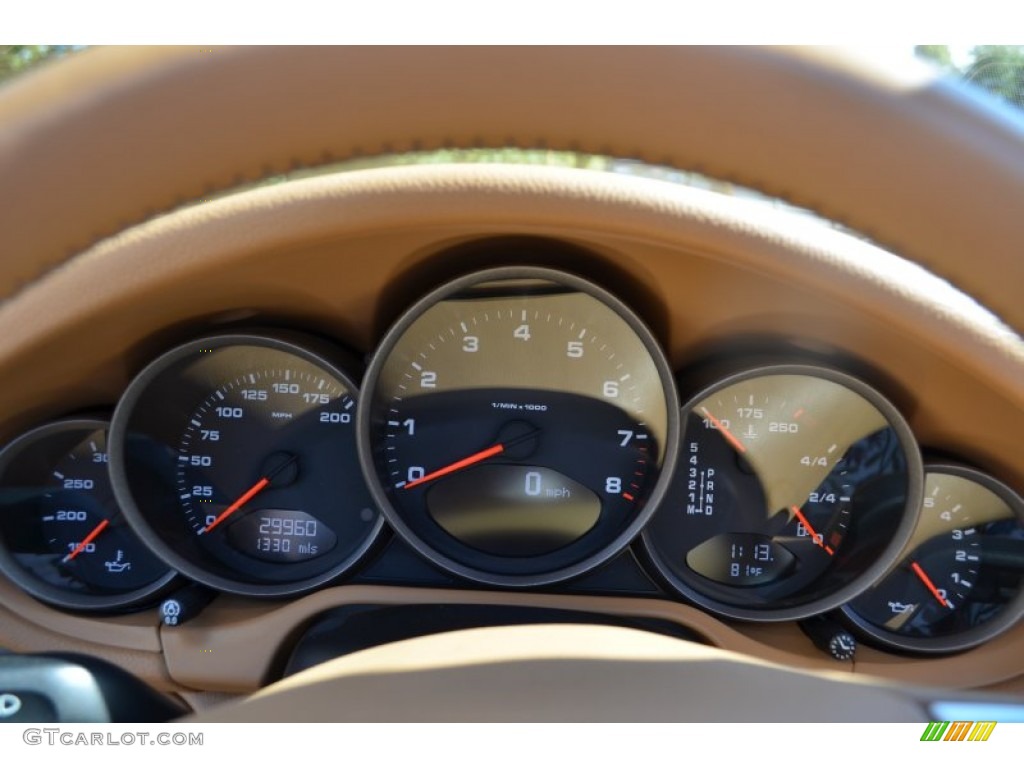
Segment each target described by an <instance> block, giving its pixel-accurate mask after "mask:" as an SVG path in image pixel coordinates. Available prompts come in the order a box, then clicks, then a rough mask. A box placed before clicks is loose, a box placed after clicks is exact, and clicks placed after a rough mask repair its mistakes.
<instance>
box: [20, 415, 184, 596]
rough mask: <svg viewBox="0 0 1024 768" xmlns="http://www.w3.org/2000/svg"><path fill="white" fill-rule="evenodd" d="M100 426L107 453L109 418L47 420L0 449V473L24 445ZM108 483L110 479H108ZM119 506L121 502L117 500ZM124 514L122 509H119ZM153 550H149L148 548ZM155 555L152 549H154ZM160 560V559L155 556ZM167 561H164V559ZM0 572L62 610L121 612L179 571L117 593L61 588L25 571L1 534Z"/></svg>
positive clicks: (165, 587) (161, 589)
mask: <svg viewBox="0 0 1024 768" xmlns="http://www.w3.org/2000/svg"><path fill="white" fill-rule="evenodd" d="M97 429H102V430H104V431H106V433H107V453H108V455H109V453H110V421H109V420H108V419H103V418H91V417H71V418H66V419H58V420H56V421H51V422H47V423H46V424H43V425H41V426H38V427H35V428H33V429H30V430H29V431H27V432H24V433H22V434H21V435H19V436H18V437H17V438H15V439H14V440H12V441H11V442H10V443H8V444H7V445H6V446H4V448H3V449H2V450H0V475H2V474H3V472H4V470H6V468H7V466H8V465H9V463H10V462H11V461H12V460H13V459H14V458H16V457H17V455H18V453H19V452H20V451H21V450H22V449H23V448H24V447H25V446H27V445H31V444H32V443H34V442H36V441H37V440H39V439H42V438H46V437H49V436H50V435H53V434H59V433H61V432H69V431H72V430H82V431H83V433H84V434H88V433H90V432H94V431H95V430H97ZM111 486H113V481H112V480H111ZM118 506H120V502H119V503H118ZM121 512H122V514H124V510H123V509H122V510H121ZM125 521H126V522H127V523H128V525H129V527H130V528H131V529H132V531H133V532H134V533H135V535H136V537H137V538H138V539H139V540H140V543H141V544H142V545H143V546H145V547H146V548H147V549H148V548H149V544H148V543H147V542H146V541H145V539H143V538H142V537H141V536H139V533H138V531H136V530H135V528H134V527H133V526H132V525H131V522H130V521H128V518H127V516H126V517H125ZM150 551H151V552H152V550H150ZM153 554H154V555H156V553H155V552H153ZM156 557H157V558H158V559H160V560H163V558H161V557H159V555H156ZM164 562H166V561H164ZM0 572H3V574H4V575H5V576H6V577H7V578H9V579H10V580H11V581H12V582H14V583H15V584H16V585H17V586H18V587H20V588H21V589H23V590H24V591H25V592H27V593H28V594H30V595H32V597H35V598H36V599H38V600H41V601H43V602H44V603H48V604H49V605H52V606H55V607H57V608H63V609H65V610H73V611H123V610H128V609H133V608H139V607H144V606H146V605H147V604H152V603H155V602H156V599H157V598H158V597H160V596H161V595H163V594H165V593H167V592H168V591H169V590H170V589H171V588H172V587H173V586H174V583H175V581H176V580H177V579H178V574H177V573H176V572H175V571H174V570H173V569H172V568H170V567H168V568H167V571H166V573H164V574H163V575H162V576H161V577H160V578H158V579H156V580H154V581H152V582H150V583H149V584H147V585H146V586H144V587H140V588H138V589H133V590H131V591H128V592H124V593H121V594H118V595H88V594H80V593H77V592H71V591H68V590H64V589H60V588H58V587H55V586H53V585H52V584H48V583H46V582H45V581H43V580H42V579H40V578H39V577H38V576H36V575H35V574H33V573H32V572H31V571H28V570H26V569H25V568H24V567H22V565H21V564H20V563H19V562H18V561H17V559H16V558H15V556H14V555H13V554H12V553H11V552H10V551H9V550H8V549H7V543H6V540H5V538H4V537H3V535H2V534H0Z"/></svg>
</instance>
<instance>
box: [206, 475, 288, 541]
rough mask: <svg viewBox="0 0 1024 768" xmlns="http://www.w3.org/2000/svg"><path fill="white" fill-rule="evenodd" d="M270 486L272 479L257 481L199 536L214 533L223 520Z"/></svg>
mask: <svg viewBox="0 0 1024 768" xmlns="http://www.w3.org/2000/svg"><path fill="white" fill-rule="evenodd" d="M268 485H270V478H269V477H261V478H260V479H259V480H257V481H256V484H255V485H253V487H252V488H250V489H249V490H248V491H246V492H245V493H243V494H242V495H241V496H239V497H238V498H237V499H235V502H234V503H233V504H232V505H231V506H230V507H228V508H227V509H225V510H224V511H223V512H221V513H220V514H219V515H217V517H216V519H215V520H214V521H213V522H212V523H210V524H209V525H208V526H206V527H205V528H203V529H201V530H200V531H199V535H200V536H202V535H203V534H204V533H209V532H210V531H212V530H213V529H214V528H216V527H217V526H218V525H220V523H221V521H222V520H224V519H225V518H227V517H228V516H229V515H233V514H234V513H235V512H237V511H238V510H239V509H240V508H241V507H242V505H244V504H246V503H247V502H249V501H250V500H251V499H252V498H253V497H254V496H256V494H257V493H259V492H260V491H262V490H263V489H264V488H266V487H267V486H268Z"/></svg>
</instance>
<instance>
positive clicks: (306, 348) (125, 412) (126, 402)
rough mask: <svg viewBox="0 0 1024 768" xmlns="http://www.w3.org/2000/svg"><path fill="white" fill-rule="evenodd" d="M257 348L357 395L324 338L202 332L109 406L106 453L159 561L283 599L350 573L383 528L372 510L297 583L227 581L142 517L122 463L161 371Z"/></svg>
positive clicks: (239, 591)
mask: <svg viewBox="0 0 1024 768" xmlns="http://www.w3.org/2000/svg"><path fill="white" fill-rule="evenodd" d="M238 345H247V346H257V347H266V348H268V349H273V350H277V351H281V352H286V353H289V354H292V355H296V356H297V357H300V358H302V359H305V360H306V361H308V362H312V363H314V364H315V365H317V366H320V367H321V368H323V369H324V370H325V371H327V372H328V373H329V374H330V375H331V376H333V377H335V378H337V379H338V381H340V382H341V383H342V384H343V385H344V386H345V387H346V388H347V389H348V393H349V395H350V396H351V397H352V398H353V399H354V400H355V401H356V403H357V405H358V402H359V400H360V399H361V397H360V390H359V388H358V387H357V386H356V384H355V380H354V376H352V375H349V374H348V373H347V372H346V371H345V370H344V369H343V368H342V367H341V366H342V365H344V366H345V367H346V368H348V369H350V370H353V371H355V370H358V366H357V364H356V362H355V360H354V359H352V357H351V356H350V355H348V354H347V353H345V351H344V350H342V349H340V348H338V347H336V346H335V345H334V344H331V343H329V342H327V341H325V340H323V339H320V338H317V337H314V336H308V335H305V334H302V333H297V332H292V331H276V330H263V329H259V330H253V331H247V332H234V333H222V334H216V335H212V336H203V337H201V338H197V339H193V340H191V341H188V342H185V343H184V344H180V345H179V346H177V347H174V348H173V349H170V350H168V351H167V352H165V353H163V354H162V355H160V356H159V357H157V358H155V359H154V360H152V361H151V362H150V363H149V364H148V365H146V366H145V367H144V368H143V369H142V370H141V371H140V372H139V373H138V374H137V375H136V376H135V378H133V379H132V381H131V383H130V384H129V385H128V388H127V389H126V390H125V392H124V394H123V395H122V397H121V400H120V401H119V402H118V404H117V408H116V409H115V410H114V415H113V418H112V419H111V427H110V433H109V437H108V452H109V454H110V476H111V481H112V483H113V486H114V493H115V494H116V496H117V499H118V503H119V504H120V505H121V508H122V510H123V512H124V515H125V517H126V518H127V519H128V520H129V522H130V524H131V525H132V527H133V528H134V529H135V531H136V533H137V534H138V535H139V537H140V538H142V540H143V541H144V542H145V543H146V545H147V546H148V547H149V548H150V549H151V550H152V551H153V552H155V553H156V554H157V556H159V557H160V558H161V559H162V560H163V561H164V562H166V563H168V564H170V565H171V566H172V567H173V568H175V569H176V570H177V571H179V572H180V573H181V574H183V575H185V576H187V577H189V578H191V579H193V580H195V581H197V582H199V583H200V584H205V585H206V586H208V587H212V588H214V589H218V590H220V591H222V592H228V593H232V594H236V595H245V596H250V597H268V598H273V597H288V596H292V595H300V594H304V593H306V592H309V591H311V590H314V589H317V588H319V587H323V586H326V585H328V584H330V583H331V582H334V581H336V580H337V579H340V578H341V577H342V576H344V575H347V574H349V573H351V572H352V571H353V570H354V569H355V568H356V566H357V565H359V564H360V563H361V562H362V561H363V559H364V558H365V557H366V556H367V554H368V553H369V552H370V551H371V550H372V549H373V548H374V546H375V545H376V544H377V542H378V541H380V539H381V534H382V531H383V529H384V518H383V516H382V515H381V514H380V513H379V511H378V510H375V512H377V519H376V521H375V522H374V524H373V526H372V528H371V529H370V531H369V532H368V533H367V534H366V538H365V540H364V541H363V542H362V543H360V545H359V546H358V547H357V548H356V549H355V550H354V551H353V553H352V554H350V555H349V556H348V557H347V558H345V559H344V560H343V561H342V562H341V563H339V564H337V565H335V566H333V567H331V568H330V569H328V570H326V571H324V572H322V573H319V574H317V575H315V576H311V577H309V578H306V579H300V580H297V581H287V582H281V583H277V584H266V583H258V584H257V583H251V582H247V581H242V580H240V579H232V578H228V577H225V576H222V575H220V574H218V573H213V572H212V571H209V570H208V569H206V568H205V567H203V566H202V565H201V564H198V563H195V562H193V561H192V560H191V559H189V558H187V557H184V556H183V555H182V554H181V553H179V552H178V551H176V550H175V548H174V547H173V546H172V545H171V544H170V543H168V542H166V541H165V540H164V537H163V536H161V535H160V534H159V533H158V532H157V531H156V530H154V529H153V527H152V526H151V525H150V524H149V522H148V520H147V518H146V515H144V514H143V512H142V511H141V510H140V509H139V507H138V505H137V504H136V502H135V498H134V496H133V494H132V492H131V487H130V485H129V482H128V476H127V471H126V467H125V456H124V446H125V439H126V436H127V430H128V425H129V421H130V420H131V416H132V413H133V411H134V409H135V406H136V404H137V403H138V401H139V399H140V398H141V397H142V396H143V395H144V394H145V393H146V392H147V390H148V389H149V387H150V385H151V384H152V383H153V382H154V381H155V380H156V379H157V377H159V376H160V375H161V374H163V372H164V371H166V370H167V369H168V368H170V367H172V366H174V365H175V364H177V363H178V362H180V361H182V360H185V359H187V358H189V357H191V356H194V355H195V354H196V352H197V351H198V350H199V349H201V348H215V347H229V346H238ZM266 567H267V568H273V567H274V564H273V563H267V564H266Z"/></svg>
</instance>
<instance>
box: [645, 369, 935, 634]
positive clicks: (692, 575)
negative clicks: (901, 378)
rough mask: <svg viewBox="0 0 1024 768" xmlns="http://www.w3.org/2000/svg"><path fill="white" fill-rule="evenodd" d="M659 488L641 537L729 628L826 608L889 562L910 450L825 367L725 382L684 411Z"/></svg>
mask: <svg viewBox="0 0 1024 768" xmlns="http://www.w3.org/2000/svg"><path fill="white" fill-rule="evenodd" d="M684 419H685V421H684V424H683V430H684V434H683V439H682V449H681V452H680V457H679V462H680V464H679V471H678V472H677V481H676V484H675V486H674V488H673V491H672V492H670V494H669V500H668V501H667V502H666V504H664V505H663V508H662V510H661V511H660V512H659V514H658V515H656V516H655V518H654V520H653V521H652V523H651V525H650V526H649V528H648V530H647V531H646V532H645V535H644V540H645V542H646V543H647V545H648V548H649V550H650V552H651V554H652V556H653V558H654V559H655V561H656V564H657V565H658V567H659V569H660V570H661V571H662V573H663V575H665V576H666V578H667V579H668V580H669V581H670V583H672V584H673V586H675V587H676V588H678V589H680V590H681V591H683V592H685V593H686V594H688V595H691V596H693V597H694V599H698V600H702V601H704V602H705V603H706V604H707V605H708V607H711V608H713V609H716V610H720V611H722V612H723V613H727V614H728V615H732V616H736V617H740V618H762V617H763V618H769V619H777V618H794V617H800V616H802V615H805V614H809V613H811V612H819V611H821V610H827V609H828V608H830V607H835V606H837V605H839V604H840V603H841V602H842V601H843V598H844V596H847V597H852V596H853V594H855V592H854V591H853V590H855V589H858V588H859V589H863V588H865V587H867V586H868V585H869V584H870V583H871V580H872V578H873V574H874V575H879V574H880V572H881V571H882V570H884V569H885V568H886V567H887V566H888V564H889V563H891V562H892V558H894V557H896V555H897V554H898V553H899V549H900V546H901V545H902V543H903V542H905V541H906V539H907V537H908V536H909V534H910V531H911V529H912V526H913V522H914V516H915V515H916V508H917V506H916V505H917V503H918V499H919V497H920V496H919V495H920V488H921V474H920V458H919V456H918V454H917V446H916V443H915V441H914V440H913V437H912V435H911V434H910V430H909V428H908V427H907V426H906V423H905V422H904V421H903V419H902V417H901V416H900V415H899V413H898V412H897V411H896V410H895V408H894V407H893V406H892V405H891V404H889V403H888V402H887V401H886V400H885V399H884V398H883V397H882V396H881V395H880V394H879V393H877V392H875V391H874V390H872V389H871V388H870V387H868V386H867V385H865V384H863V383H862V382H860V381H858V380H856V379H854V378H852V377H849V376H846V375H845V374H841V373H839V372H837V371H832V370H830V369H825V368H818V367H812V366H773V367H770V368H764V369H754V370H752V371H750V372H748V373H744V374H738V375H735V376H733V377H730V378H728V379H726V380H724V381H722V382H721V383H720V384H718V385H716V386H712V387H710V388H709V389H708V390H706V391H705V392H704V393H703V394H700V395H698V396H697V397H695V398H694V400H693V402H692V403H691V404H690V405H688V406H687V407H686V409H685V410H684Z"/></svg>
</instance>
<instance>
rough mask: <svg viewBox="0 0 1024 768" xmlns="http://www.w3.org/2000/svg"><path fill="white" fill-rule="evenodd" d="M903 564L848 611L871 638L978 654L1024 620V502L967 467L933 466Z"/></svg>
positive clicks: (936, 650)
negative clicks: (973, 650) (975, 649)
mask: <svg viewBox="0 0 1024 768" xmlns="http://www.w3.org/2000/svg"><path fill="white" fill-rule="evenodd" d="M926 472H927V474H926V476H925V495H924V503H923V504H922V507H921V517H920V519H919V521H918V524H917V528H916V529H915V531H914V536H913V538H912V539H911V542H910V544H909V546H908V549H907V551H906V552H905V553H904V556H903V558H902V560H901V561H900V562H899V564H898V565H897V566H896V567H895V568H893V569H892V570H891V571H890V572H889V573H887V574H886V576H885V578H883V579H882V580H881V581H880V582H879V583H877V584H875V585H874V586H873V587H872V588H871V589H869V590H868V591H866V592H864V593H863V594H862V595H861V596H859V597H858V598H857V599H855V600H854V601H852V602H851V603H849V604H847V605H846V606H845V607H844V608H843V612H844V613H845V615H846V617H847V618H848V619H850V620H851V621H852V622H853V623H854V624H855V625H856V627H857V628H858V629H860V630H861V631H862V632H863V633H865V634H866V635H867V636H868V637H869V638H871V639H872V640H874V641H876V642H877V643H880V644H882V645H885V646H889V647H893V648H897V649H900V650H909V651H918V652H924V653H949V652H953V651H960V650H964V649H966V648H970V647H972V646H974V645H977V644H979V643H981V642H984V641H985V640H988V639H990V638H992V637H994V636H995V635H997V634H998V633H1000V632H1002V631H1003V630H1005V629H1007V628H1008V627H1010V626H1012V625H1013V624H1014V623H1015V622H1016V621H1017V620H1018V619H1019V618H1020V617H1021V616H1022V615H1024V593H1022V589H1021V587H1022V586H1024V501H1022V500H1021V498H1020V496H1018V495H1017V494H1016V493H1014V491H1013V490H1011V489H1010V488H1009V487H1008V486H1006V485H1005V484H1003V483H1001V482H999V481H998V480H996V479H995V478H993V477H991V476H989V475H986V474H984V473H982V472H979V471H978V470H976V469H972V468H970V467H966V466H963V465H959V464H928V465H927V466H926Z"/></svg>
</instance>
